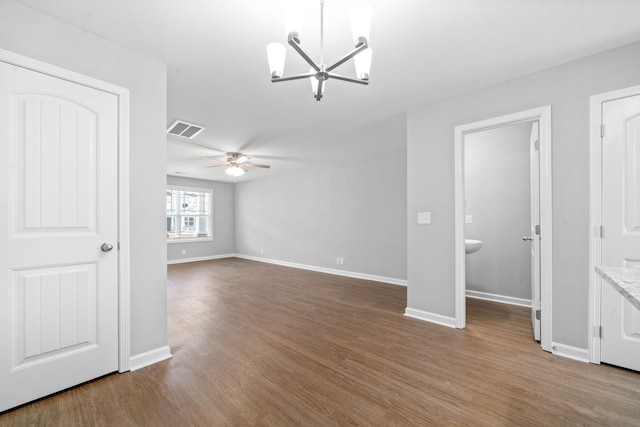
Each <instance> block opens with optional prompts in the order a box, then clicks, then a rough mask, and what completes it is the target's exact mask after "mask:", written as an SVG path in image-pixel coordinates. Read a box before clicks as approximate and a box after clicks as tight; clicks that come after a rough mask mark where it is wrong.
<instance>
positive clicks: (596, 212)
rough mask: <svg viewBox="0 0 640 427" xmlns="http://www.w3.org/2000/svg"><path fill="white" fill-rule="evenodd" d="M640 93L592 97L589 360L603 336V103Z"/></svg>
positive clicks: (596, 358)
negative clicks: (600, 269)
mask: <svg viewBox="0 0 640 427" xmlns="http://www.w3.org/2000/svg"><path fill="white" fill-rule="evenodd" d="M635 95H640V86H633V87H629V88H626V89H621V90H616V91H612V92H606V93H601V94H598V95H593V96H592V97H591V98H590V100H589V101H590V102H589V103H590V122H589V127H590V132H589V133H590V149H589V151H590V159H589V160H590V162H589V198H590V200H591V203H590V209H589V210H590V214H589V325H588V336H589V341H588V342H589V350H588V352H589V361H590V362H591V363H600V337H599V336H598V334H595V333H594V331H595V330H598V329H599V328H600V293H601V290H602V278H601V277H600V275H598V274H597V273H596V271H595V267H596V265H599V264H600V262H601V260H602V238H601V237H600V233H599V227H600V225H602V138H601V136H600V125H601V124H602V103H603V102H607V101H613V100H616V99H621V98H628V97H630V96H635Z"/></svg>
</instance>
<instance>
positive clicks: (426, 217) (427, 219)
mask: <svg viewBox="0 0 640 427" xmlns="http://www.w3.org/2000/svg"><path fill="white" fill-rule="evenodd" d="M418 224H431V212H418Z"/></svg>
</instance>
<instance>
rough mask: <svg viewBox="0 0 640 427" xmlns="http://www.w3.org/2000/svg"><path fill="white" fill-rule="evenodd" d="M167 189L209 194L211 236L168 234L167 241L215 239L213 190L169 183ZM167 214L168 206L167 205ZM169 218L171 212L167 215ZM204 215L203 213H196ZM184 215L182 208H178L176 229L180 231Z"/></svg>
mask: <svg viewBox="0 0 640 427" xmlns="http://www.w3.org/2000/svg"><path fill="white" fill-rule="evenodd" d="M167 190H171V191H192V192H194V193H206V194H208V195H209V215H208V218H207V219H208V222H209V224H208V226H209V230H210V234H211V235H210V236H206V237H169V236H167V243H185V242H211V241H213V190H212V189H211V188H198V187H182V186H178V185H167ZM165 214H166V207H165ZM165 216H166V217H167V218H169V216H170V215H169V214H166V215H165ZM196 216H202V215H196ZM182 217H183V215H181V214H180V209H177V210H176V215H175V218H176V230H177V231H178V232H179V229H180V227H181V224H182ZM165 221H166V220H165Z"/></svg>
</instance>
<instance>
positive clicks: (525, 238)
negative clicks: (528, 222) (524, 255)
mask: <svg viewBox="0 0 640 427" xmlns="http://www.w3.org/2000/svg"><path fill="white" fill-rule="evenodd" d="M522 240H524V241H525V242H526V241H527V240H528V241H529V242H530V241H532V240H533V237H527V236H522Z"/></svg>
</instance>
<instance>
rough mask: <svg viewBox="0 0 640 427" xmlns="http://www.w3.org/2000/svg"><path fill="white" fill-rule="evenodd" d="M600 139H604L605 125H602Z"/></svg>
mask: <svg viewBox="0 0 640 427" xmlns="http://www.w3.org/2000/svg"><path fill="white" fill-rule="evenodd" d="M600 138H604V124H601V125H600Z"/></svg>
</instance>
